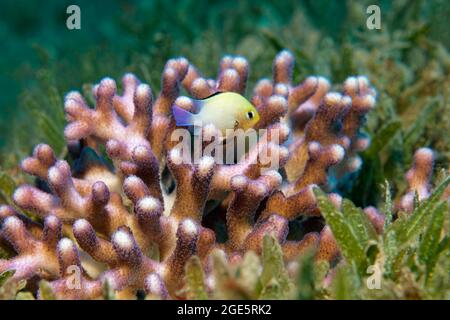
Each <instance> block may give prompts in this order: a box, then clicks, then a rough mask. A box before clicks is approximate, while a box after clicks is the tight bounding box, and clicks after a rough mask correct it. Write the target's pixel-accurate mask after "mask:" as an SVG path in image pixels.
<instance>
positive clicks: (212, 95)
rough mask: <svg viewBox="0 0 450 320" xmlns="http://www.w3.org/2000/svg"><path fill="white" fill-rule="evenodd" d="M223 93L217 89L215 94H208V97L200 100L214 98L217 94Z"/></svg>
mask: <svg viewBox="0 0 450 320" xmlns="http://www.w3.org/2000/svg"><path fill="white" fill-rule="evenodd" d="M221 93H223V91H217V92H214V93H213V94H211V95H209V96H207V97H206V98H203V99H200V100H206V99H209V98H212V97H214V96H217V95H219V94H221Z"/></svg>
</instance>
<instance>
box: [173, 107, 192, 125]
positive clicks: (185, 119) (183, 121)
mask: <svg viewBox="0 0 450 320" xmlns="http://www.w3.org/2000/svg"><path fill="white" fill-rule="evenodd" d="M172 112H173V117H174V118H175V121H176V123H177V126H190V125H192V124H193V120H194V114H192V113H190V112H189V111H187V110H185V109H183V108H181V107H179V106H177V105H173V106H172Z"/></svg>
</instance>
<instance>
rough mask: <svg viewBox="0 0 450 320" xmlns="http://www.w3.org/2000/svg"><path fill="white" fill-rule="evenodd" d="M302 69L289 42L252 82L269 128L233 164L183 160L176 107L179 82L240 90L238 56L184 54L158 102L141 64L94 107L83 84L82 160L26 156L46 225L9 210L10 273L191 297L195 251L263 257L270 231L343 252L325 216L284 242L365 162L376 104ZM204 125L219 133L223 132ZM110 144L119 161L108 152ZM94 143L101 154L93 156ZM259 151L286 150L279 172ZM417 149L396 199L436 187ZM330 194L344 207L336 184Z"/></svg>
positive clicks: (93, 289) (73, 107)
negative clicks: (186, 290) (192, 57)
mask: <svg viewBox="0 0 450 320" xmlns="http://www.w3.org/2000/svg"><path fill="white" fill-rule="evenodd" d="M293 65H294V58H293V56H292V54H291V53H289V52H288V51H283V52H281V53H280V54H278V56H277V57H276V58H275V61H274V64H273V79H272V80H269V79H263V80H261V81H259V82H258V83H257V85H256V86H255V88H254V90H253V95H252V97H251V101H252V103H253V104H254V105H255V106H256V108H257V110H258V112H259V113H260V116H261V119H260V122H259V123H258V124H257V128H256V129H266V131H265V137H264V139H262V138H261V139H260V140H259V141H258V142H257V143H256V145H254V146H252V147H251V149H250V150H249V151H248V153H247V155H246V157H244V158H242V159H238V160H237V161H236V162H235V163H233V164H220V163H216V162H215V160H214V158H213V157H211V156H209V155H205V156H202V157H201V158H200V161H198V162H193V161H192V163H186V162H183V161H180V158H181V157H182V154H181V152H180V150H179V148H178V147H177V146H176V142H174V141H171V139H170V136H171V134H172V132H174V130H175V129H176V125H175V121H174V120H173V118H172V114H171V112H172V111H171V106H172V105H173V104H174V103H175V102H176V103H177V105H179V106H181V107H183V108H186V109H190V108H192V106H193V104H192V101H191V100H190V98H187V97H182V96H180V90H181V88H182V87H183V88H184V89H185V90H186V91H187V93H188V94H189V95H190V96H191V97H193V98H205V97H207V96H209V95H211V94H213V93H215V92H217V91H234V92H238V93H241V94H244V93H245V91H246V87H247V78H248V72H249V66H248V63H247V61H246V60H245V59H244V58H242V57H231V56H226V57H224V58H223V59H222V61H221V62H220V70H219V75H218V77H217V79H206V78H203V77H202V76H201V75H200V72H199V71H198V70H197V69H196V68H195V67H194V66H193V65H191V64H190V63H189V62H188V61H187V60H186V59H184V58H180V59H173V60H170V61H168V62H167V64H166V66H165V68H164V71H163V73H162V91H161V93H160V94H159V96H158V97H157V98H156V99H154V98H153V95H152V92H151V89H150V87H149V86H148V85H146V84H142V83H140V82H139V80H138V79H137V78H136V77H135V76H133V75H131V74H127V75H125V76H124V77H123V79H122V88H123V90H122V91H123V93H122V95H120V94H118V93H117V88H116V83H115V82H114V80H112V79H109V78H105V79H103V80H102V81H101V82H100V84H99V85H97V86H96V87H95V88H94V97H95V100H96V104H95V108H90V107H89V106H88V105H87V102H86V101H85V100H84V98H83V97H82V95H81V94H80V93H78V92H71V93H69V94H67V96H66V98H65V111H66V114H67V120H68V125H67V127H66V129H65V132H64V133H65V137H66V139H67V141H68V142H69V143H70V144H72V145H79V146H81V147H82V148H84V151H82V155H81V157H80V159H78V167H79V168H78V169H77V170H72V169H71V168H70V166H69V163H68V162H67V161H65V160H58V159H56V157H55V154H54V152H53V151H52V149H51V148H50V146H47V145H43V144H42V145H38V146H37V147H36V148H35V150H34V153H33V155H32V157H30V158H27V159H25V160H24V161H23V162H22V164H21V167H22V170H23V171H25V172H26V173H28V174H31V175H34V176H36V177H37V178H38V179H39V180H40V181H43V182H45V183H44V185H45V186H46V187H45V188H42V187H41V188H38V187H36V186H32V185H24V186H20V187H19V188H18V189H17V190H16V191H15V193H14V197H13V198H14V202H15V204H16V205H17V207H18V210H19V209H20V210H23V211H24V212H27V213H30V214H32V215H33V216H35V217H37V219H36V221H42V223H39V222H34V221H32V220H31V219H29V218H27V216H26V215H24V214H22V213H20V212H19V211H18V210H15V209H13V208H12V207H9V206H3V207H1V210H0V213H1V220H2V229H1V236H2V238H4V239H5V240H6V241H7V242H8V243H9V244H10V245H11V247H12V249H13V250H14V251H15V252H16V256H15V257H13V258H11V259H9V260H0V272H1V271H4V270H7V269H14V270H16V273H15V274H14V277H15V278H17V279H31V278H35V277H37V278H39V279H46V280H48V281H49V283H50V286H51V288H52V289H53V292H54V294H55V295H56V297H57V298H60V299H94V298H98V297H100V296H101V294H102V288H103V286H104V285H105V282H108V284H109V285H110V286H111V287H112V288H113V289H114V290H116V292H117V293H118V296H119V297H121V298H133V297H135V296H136V292H137V291H138V290H144V291H145V292H146V293H148V294H153V295H157V296H159V297H161V298H164V299H169V298H178V297H182V295H183V294H182V291H180V289H181V288H182V287H183V281H184V280H183V279H184V270H185V264H186V262H187V260H188V259H189V258H190V257H191V256H193V255H197V256H198V257H199V258H200V261H201V262H202V264H203V265H204V268H205V270H206V272H208V270H210V269H211V266H210V263H211V261H210V259H209V257H210V253H211V252H212V251H213V250H221V251H222V252H223V253H224V254H225V255H226V257H227V258H228V259H229V261H231V262H232V261H238V260H240V259H241V258H242V257H243V255H244V253H245V252H246V251H248V250H253V251H255V252H256V253H260V252H261V248H262V239H263V237H264V235H266V234H273V235H275V237H276V238H277V239H278V241H279V242H280V244H281V246H282V249H283V254H284V257H285V260H286V262H290V261H294V260H295V259H296V258H297V257H298V255H299V254H300V253H302V252H303V251H304V250H306V249H307V248H316V249H317V256H316V258H317V259H319V260H327V261H333V260H334V259H335V258H336V257H337V256H338V255H339V249H338V247H337V244H336V241H335V240H334V238H333V235H332V233H331V230H330V228H329V227H328V226H323V222H321V224H320V223H319V225H320V227H317V228H315V229H316V230H313V231H311V232H308V233H306V234H305V235H304V236H303V237H301V238H300V239H289V240H288V234H289V222H290V221H294V220H296V219H299V218H301V217H302V216H305V217H320V211H319V209H318V207H317V204H316V198H315V196H314V193H313V188H314V187H315V186H321V187H323V188H324V189H326V188H327V185H328V176H329V170H330V168H333V170H334V173H333V174H335V175H336V176H338V177H342V176H344V175H345V174H346V173H349V172H354V171H356V170H357V169H358V168H359V166H360V165H361V160H360V158H359V157H358V155H357V153H358V152H359V151H362V150H364V149H365V148H367V146H368V144H369V140H368V138H367V137H365V136H364V135H363V134H361V133H360V131H359V129H360V127H361V125H362V123H363V121H364V117H365V115H366V114H367V113H368V112H369V111H370V110H371V109H372V108H373V107H374V104H375V91H374V89H373V88H372V87H371V86H370V84H369V82H368V80H367V79H366V78H365V77H350V78H348V79H347V80H346V81H345V83H344V85H343V88H344V91H343V92H341V93H338V92H330V91H329V90H330V87H331V86H330V84H329V82H328V81H327V80H325V79H324V78H321V77H309V78H307V79H305V80H304V81H303V82H302V83H300V84H299V85H294V84H292V70H293ZM202 131H203V133H204V135H205V136H209V137H213V136H214V133H215V131H216V129H215V128H214V127H213V126H206V127H204V128H203V130H202ZM275 136H276V138H277V139H275ZM102 146H104V147H105V149H106V153H107V155H108V157H109V158H110V159H111V160H112V163H113V168H111V167H110V166H108V165H107V164H105V162H103V161H101V160H99V159H100V156H98V155H100V154H101V150H102ZM89 150H90V151H89ZM92 150H94V151H95V152H96V153H97V158H95V157H94V158H95V159H94V158H92V157H83V152H93V151H92ZM260 150H265V151H266V152H269V153H270V154H271V155H276V156H277V157H276V158H277V159H278V162H279V163H278V165H279V167H280V169H278V168H275V169H274V168H272V167H271V165H270V164H267V163H263V162H261V161H260V160H259V157H258V155H259V151H260ZM415 159H416V163H415V166H414V168H413V169H411V171H410V173H408V181H409V183H410V191H409V193H408V194H407V195H406V196H405V198H404V199H403V200H402V201H401V204H400V205H401V206H402V208H404V209H405V210H409V208H410V207H409V206H410V200H409V199H410V197H411V195H410V193H411V192H413V193H414V192H418V193H419V196H420V197H426V196H427V193H428V187H427V181H428V178H429V175H430V168H431V166H432V164H431V162H432V154H431V153H430V151H427V150H419V151H418V153H417V154H416V157H415ZM80 167H81V169H80ZM167 177H169V179H167ZM166 180H168V181H169V182H167V181H166ZM171 182H174V183H175V190H171V189H172V188H171V187H170V184H171ZM41 185H42V184H41ZM329 198H330V199H331V200H332V202H333V204H334V205H335V206H337V207H339V206H340V203H341V197H340V196H339V195H338V194H335V193H330V194H329ZM210 204H213V206H212V209H211V206H210ZM221 210H223V211H225V214H224V219H225V222H226V223H225V224H226V233H227V235H226V239H225V240H224V241H219V239H218V235H217V233H216V230H214V229H213V228H212V227H211V226H210V225H208V223H206V222H205V217H206V215H207V214H211V212H213V213H214V212H219V211H221ZM366 213H367V215H368V217H369V219H370V220H371V221H372V222H373V224H374V226H375V228H376V229H377V231H380V230H381V228H382V225H383V223H382V221H383V216H382V214H380V213H378V212H377V211H376V210H375V209H373V208H367V209H366ZM218 216H219V215H218ZM218 216H217V217H218ZM92 260H95V261H96V262H97V263H94V262H93V261H92ZM74 266H75V267H78V268H79V269H80V270H81V273H80V283H79V288H78V290H74V289H73V288H72V287H71V286H70V285H69V284H70V283H71V282H70V281H67V279H68V278H70V277H71V276H72V273H71V272H69V271H68V270H69V268H70V267H74ZM211 285H212V286H213V284H211ZM180 295H181V296H180Z"/></svg>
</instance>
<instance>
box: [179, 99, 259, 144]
mask: <svg viewBox="0 0 450 320" xmlns="http://www.w3.org/2000/svg"><path fill="white" fill-rule="evenodd" d="M194 105H195V109H196V111H197V112H196V113H191V112H189V111H186V110H185V109H183V108H181V107H179V106H177V105H173V107H172V110H173V116H174V118H175V121H176V123H177V126H193V125H200V126H205V125H207V124H213V125H214V126H215V127H216V128H217V129H219V130H220V131H221V132H222V134H223V135H224V136H226V134H227V129H232V130H236V129H244V130H247V129H250V128H252V127H253V126H254V125H255V124H256V123H257V122H258V121H259V114H258V111H257V110H256V108H255V107H254V106H253V105H252V104H251V103H250V102H249V101H248V100H247V99H245V98H244V97H243V96H241V95H240V94H237V93H234V92H218V93H215V94H213V95H211V96H209V97H207V98H205V99H202V100H194ZM228 133H229V132H228Z"/></svg>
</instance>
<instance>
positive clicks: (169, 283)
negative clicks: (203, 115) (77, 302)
mask: <svg viewBox="0 0 450 320" xmlns="http://www.w3.org/2000/svg"><path fill="white" fill-rule="evenodd" d="M71 4H76V5H78V6H79V8H80V10H81V29H80V30H69V29H68V28H67V27H66V19H67V16H68V14H67V13H66V8H67V7H68V6H69V5H71ZM373 4H377V5H378V6H379V8H380V12H381V29H374V30H371V29H369V28H367V25H366V20H367V18H368V16H369V15H368V14H367V13H366V9H367V7H368V6H369V5H373ZM449 18H450V3H449V2H448V1H444V0H433V1H421V0H409V1H406V0H398V1H382V0H380V1H365V0H363V1H351V0H347V1H322V0H315V1H308V0H304V1H289V0H287V1H239V2H234V1H206V0H195V1H194V0H179V1H174V3H172V2H170V3H169V2H166V1H121V0H117V1H110V3H109V4H108V6H105V4H104V3H103V2H100V1H99V2H93V1H87V0H86V1H57V0H49V1H46V2H45V4H43V3H38V2H35V3H32V2H29V1H17V0H15V1H8V0H6V1H2V3H1V4H0V35H1V36H2V39H3V41H2V42H3V47H4V48H3V50H2V53H1V56H0V70H1V73H0V88H1V94H0V99H1V100H0V108H1V113H0V114H1V119H0V169H1V170H0V299H18V300H24V299H27V300H30V299H33V300H34V299H44V300H54V299H61V300H62V299H107V300H110V299H197V300H199V299H202V300H204V299H439V300H441V299H445V300H447V299H450V273H449V272H450V250H449V246H450V240H449V239H450V238H449V237H450V234H449V229H450V211H449V204H450V200H449V198H450V186H449V183H450V176H449V171H450V161H449V160H450V100H449V99H450V53H449V46H450V30H449V29H448V20H449ZM224 91H231V92H236V93H240V94H242V95H243V96H245V97H246V98H247V99H248V100H249V101H251V103H252V104H253V105H254V106H255V108H256V109H257V111H258V113H259V115H260V120H259V122H258V123H257V124H256V126H255V129H265V130H264V131H263V132H264V134H263V136H261V137H260V139H259V140H258V141H257V142H256V144H254V145H249V146H248V148H247V150H246V157H243V158H242V159H236V160H235V161H234V163H231V164H222V163H217V162H216V161H215V158H214V157H211V156H209V155H203V156H202V157H201V158H200V161H198V162H191V163H185V162H184V163H181V162H180V161H179V160H180V158H181V157H182V155H181V152H180V150H179V149H178V147H177V145H176V144H175V143H173V141H170V139H169V138H168V137H169V136H170V135H171V134H172V133H173V132H174V131H175V130H176V129H177V126H176V122H175V120H174V117H173V114H172V106H173V105H174V104H177V105H178V106H180V107H182V108H184V109H186V110H193V105H194V104H193V101H192V99H203V98H206V97H208V96H210V95H212V94H215V93H217V92H224ZM201 131H202V133H204V134H205V135H206V136H209V137H213V136H214V134H215V133H216V132H217V128H215V127H214V126H213V125H208V126H204V127H203V128H201ZM275 136H276V137H277V138H278V139H275ZM259 150H264V151H265V152H268V153H269V154H271V155H272V156H276V159H277V160H278V162H279V166H278V167H275V168H274V167H272V166H271V165H270V164H267V163H263V162H261V161H260V160H259V157H258V152H259Z"/></svg>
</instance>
